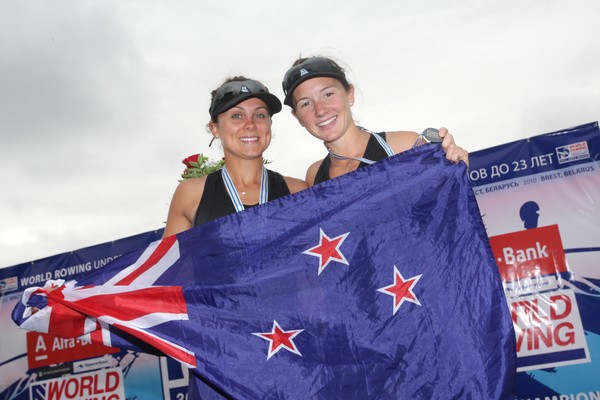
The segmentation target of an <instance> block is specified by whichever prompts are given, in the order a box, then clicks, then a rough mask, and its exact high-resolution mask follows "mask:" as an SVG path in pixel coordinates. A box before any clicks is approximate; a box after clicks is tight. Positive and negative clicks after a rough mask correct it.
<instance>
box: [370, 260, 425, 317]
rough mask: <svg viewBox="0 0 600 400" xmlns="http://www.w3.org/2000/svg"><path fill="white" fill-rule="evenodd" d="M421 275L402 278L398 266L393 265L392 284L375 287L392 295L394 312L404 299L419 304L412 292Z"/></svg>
mask: <svg viewBox="0 0 600 400" xmlns="http://www.w3.org/2000/svg"><path fill="white" fill-rule="evenodd" d="M422 275H423V274H421V275H417V276H413V277H412V278H408V279H404V277H403V276H402V274H401V273H400V271H398V268H397V267H396V266H395V265H394V284H393V285H389V286H386V287H382V288H380V289H377V291H378V292H381V293H385V294H387V295H390V296H393V297H394V313H393V315H395V314H396V311H398V309H399V308H400V306H401V305H402V303H404V301H405V300H406V301H410V302H411V303H415V304H416V305H418V306H420V305H421V303H419V299H417V296H415V293H414V292H413V288H414V286H415V285H416V284H417V282H418V281H419V279H421V276H422Z"/></svg>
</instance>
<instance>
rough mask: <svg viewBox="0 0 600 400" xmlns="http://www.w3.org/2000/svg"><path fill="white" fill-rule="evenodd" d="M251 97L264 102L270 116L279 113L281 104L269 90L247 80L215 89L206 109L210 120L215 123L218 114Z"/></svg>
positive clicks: (254, 81)
mask: <svg viewBox="0 0 600 400" xmlns="http://www.w3.org/2000/svg"><path fill="white" fill-rule="evenodd" d="M252 97H257V98H259V99H261V100H262V101H264V102H265V103H266V104H267V107H268V108H269V112H270V113H271V115H273V114H277V113H278V112H279V111H281V102H280V101H279V99H278V98H277V96H275V95H274V94H272V93H269V89H267V87H266V86H265V85H263V84H262V83H260V82H259V81H256V80H254V79H247V80H244V81H231V82H226V83H224V84H222V85H221V86H220V87H219V88H218V89H217V92H216V93H215V95H214V97H213V99H212V102H211V103H210V107H209V109H208V112H209V113H210V119H211V120H212V121H214V122H216V121H217V116H218V115H219V114H221V113H222V112H225V111H227V110H229V109H230V108H232V107H234V106H236V105H238V104H239V103H241V102H242V101H244V100H247V99H250V98H252Z"/></svg>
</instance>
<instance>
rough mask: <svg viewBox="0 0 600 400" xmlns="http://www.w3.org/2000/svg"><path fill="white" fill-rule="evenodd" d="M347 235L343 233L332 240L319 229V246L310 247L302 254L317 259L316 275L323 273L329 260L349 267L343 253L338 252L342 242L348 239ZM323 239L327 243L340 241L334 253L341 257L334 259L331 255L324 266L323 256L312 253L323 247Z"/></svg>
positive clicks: (347, 233)
mask: <svg viewBox="0 0 600 400" xmlns="http://www.w3.org/2000/svg"><path fill="white" fill-rule="evenodd" d="M349 234H350V232H346V233H343V234H341V235H339V236H336V237H334V238H333V239H332V238H330V237H329V236H327V234H326V233H325V232H324V231H323V228H320V227H319V244H318V245H317V246H314V247H311V248H310V249H308V250H304V251H303V252H302V254H308V255H311V256H315V257H318V258H319V271H318V272H317V275H321V272H323V270H325V267H327V265H329V263H330V262H331V260H334V261H337V262H339V263H342V264H345V265H350V264H349V263H348V260H346V256H344V253H342V251H341V250H340V247H341V246H342V243H344V240H346V238H347V237H348V235H349ZM323 238H325V239H326V240H327V241H328V242H332V241H334V240H337V239H340V241H339V243H338V244H337V246H335V251H336V252H337V253H338V254H339V255H340V256H341V257H336V256H335V255H331V256H329V257H328V258H327V261H326V262H325V264H323V254H321V253H318V252H315V251H314V250H315V249H318V248H320V247H322V246H323Z"/></svg>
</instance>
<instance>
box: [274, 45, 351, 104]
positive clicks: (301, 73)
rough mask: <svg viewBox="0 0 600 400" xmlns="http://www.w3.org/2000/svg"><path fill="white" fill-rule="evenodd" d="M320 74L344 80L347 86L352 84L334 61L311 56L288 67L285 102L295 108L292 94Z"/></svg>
mask: <svg viewBox="0 0 600 400" xmlns="http://www.w3.org/2000/svg"><path fill="white" fill-rule="evenodd" d="M319 76H327V77H330V78H335V79H337V80H338V81H340V82H342V84H343V85H344V87H345V88H348V86H350V84H349V83H348V80H347V79H346V74H345V73H344V71H343V70H342V69H341V68H340V66H339V65H337V64H336V63H335V62H334V61H332V60H330V59H329V58H327V57H309V58H307V59H306V60H304V61H302V62H301V63H299V64H297V65H294V66H293V67H292V68H290V69H288V70H287V72H286V73H285V76H284V77H283V82H282V86H283V93H284V94H285V100H284V101H283V103H284V104H286V105H288V106H290V107H292V108H294V106H293V105H292V95H293V93H294V89H296V88H297V87H298V85H300V84H301V83H302V82H304V81H305V80H307V79H311V78H316V77H319Z"/></svg>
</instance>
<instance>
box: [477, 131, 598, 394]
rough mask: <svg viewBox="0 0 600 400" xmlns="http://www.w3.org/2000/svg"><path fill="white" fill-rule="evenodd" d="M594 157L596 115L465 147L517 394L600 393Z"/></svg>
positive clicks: (596, 186)
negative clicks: (511, 346)
mask: <svg viewBox="0 0 600 400" xmlns="http://www.w3.org/2000/svg"><path fill="white" fill-rule="evenodd" d="M599 160H600V131H599V130H598V123H591V124H586V125H581V126H578V127H574V128H570V129H565V130H562V131H557V132H552V133H549V134H544V135H539V136H534V137H531V138H528V139H524V140H520V141H516V142H512V143H508V144H505V145H501V146H497V147H493V148H490V149H485V150H482V151H479V152H474V153H472V154H471V155H470V170H469V176H470V179H471V182H472V183H473V191H474V192H475V195H476V198H477V203H478V205H479V208H480V211H481V214H482V216H483V220H484V223H485V226H486V230H487V232H488V235H489V237H490V246H491V248H492V251H493V253H494V257H495V259H496V263H497V265H498V268H499V271H500V274H501V276H502V279H503V282H504V289H505V293H506V295H507V301H508V302H509V305H510V308H511V313H512V318H513V324H514V328H515V336H516V339H517V349H516V350H517V355H518V360H517V364H518V371H519V373H518V374H517V398H518V399H529V398H531V399H536V398H540V399H543V398H551V399H571V398H596V397H590V396H595V395H596V393H600V320H599V319H598V311H597V310H598V309H600V164H599ZM598 398H600V397H598Z"/></svg>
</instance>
